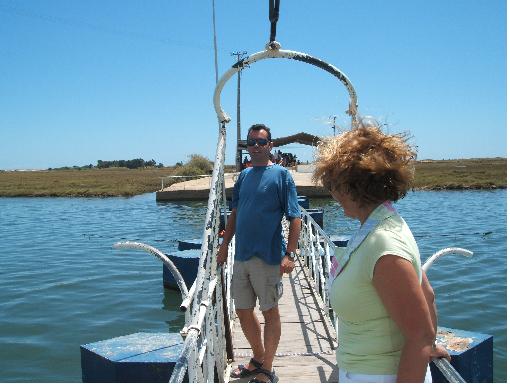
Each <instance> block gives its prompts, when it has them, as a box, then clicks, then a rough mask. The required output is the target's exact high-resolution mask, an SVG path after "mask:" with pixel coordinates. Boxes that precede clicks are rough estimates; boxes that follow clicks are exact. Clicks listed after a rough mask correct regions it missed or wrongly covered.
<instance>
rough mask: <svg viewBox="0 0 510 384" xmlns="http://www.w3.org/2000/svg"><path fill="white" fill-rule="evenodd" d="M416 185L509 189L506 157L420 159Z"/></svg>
mask: <svg viewBox="0 0 510 384" xmlns="http://www.w3.org/2000/svg"><path fill="white" fill-rule="evenodd" d="M414 186H415V189H432V190H440V189H494V188H506V158H502V157H494V158H484V159H458V160H422V161H418V162H417V163H416V173H415V182H414Z"/></svg>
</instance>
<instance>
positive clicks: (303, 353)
mask: <svg viewBox="0 0 510 384" xmlns="http://www.w3.org/2000/svg"><path fill="white" fill-rule="evenodd" d="M282 281H283V285H284V293H283V297H282V298H281V299H280V303H279V309H280V317H281V323H282V334H281V338H280V344H279V346H278V350H277V354H276V357H275V360H274V363H273V368H274V370H275V371H276V375H277V376H278V377H279V379H280V382H284V383H318V382H321V383H333V382H338V368H337V365H336V357H335V351H334V349H335V348H336V339H335V338H336V334H335V331H334V330H332V329H331V328H330V325H328V323H327V322H325V321H324V319H323V318H322V316H321V313H320V311H319V309H318V308H319V305H318V303H317V300H316V299H315V296H314V294H313V291H312V289H311V287H310V285H309V283H308V280H307V276H306V268H303V267H302V266H301V265H299V262H298V263H296V268H295V269H294V271H292V273H291V274H289V275H284V276H283V280H282ZM255 312H256V313H257V315H258V317H259V320H260V322H261V327H262V332H263V328H264V321H263V317H262V314H261V313H260V311H259V310H258V308H257V309H256V310H255ZM233 344H234V358H235V361H234V363H233V364H232V366H233V367H237V365H239V364H246V363H247V362H248V361H249V360H250V357H251V356H252V353H251V349H250V346H249V344H248V342H247V341H246V339H245V337H244V335H243V332H242V330H241V325H240V324H239V321H238V319H236V325H235V327H234V333H233ZM248 381H249V379H230V381H229V382H231V383H242V382H248Z"/></svg>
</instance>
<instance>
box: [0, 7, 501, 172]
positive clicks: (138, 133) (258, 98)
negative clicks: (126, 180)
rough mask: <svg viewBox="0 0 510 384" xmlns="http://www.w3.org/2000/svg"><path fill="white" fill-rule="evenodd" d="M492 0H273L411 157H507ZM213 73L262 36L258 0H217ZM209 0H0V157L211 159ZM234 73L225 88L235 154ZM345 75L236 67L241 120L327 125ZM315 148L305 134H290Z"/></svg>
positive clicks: (284, 34)
mask: <svg viewBox="0 0 510 384" xmlns="http://www.w3.org/2000/svg"><path fill="white" fill-rule="evenodd" d="M506 17H507V11H506V2H505V1H504V0H485V1H484V0H476V1H473V0H427V1H423V0H413V1H409V0H388V1H382V0H356V1H352V0H351V1H343V0H329V1H305V0H292V1H291V0H281V9H280V20H279V22H278V30H277V40H278V41H279V42H280V43H281V44H282V48H283V49H289V50H295V51H301V52H306V53H308V54H311V55H313V56H316V57H318V58H321V59H323V60H325V61H328V62H330V63H331V64H333V65H335V66H336V67H338V68H340V69H341V70H342V71H343V72H344V73H345V74H347V76H348V77H349V78H350V80H351V81H352V83H353V84H354V86H355V88H356V91H357V93H358V100H359V109H360V111H361V113H362V114H368V115H373V116H376V117H377V118H379V119H380V120H381V121H382V122H383V123H386V124H387V126H386V129H387V130H388V131H390V132H403V131H406V132H410V133H411V134H412V135H413V137H414V139H413V142H414V144H416V145H417V146H418V155H419V158H420V159H427V158H431V159H443V158H444V159H452V158H467V157H494V156H503V157H506V143H507V139H506V134H507V133H506V124H507V120H506V106H507V103H506V97H507V94H506V85H507V80H506V47H507V44H506V36H507V34H506ZM216 23H217V28H216V29H217V41H218V49H219V52H218V63H219V71H220V76H221V74H222V73H223V72H225V71H226V70H227V69H228V68H229V66H230V65H231V64H232V63H233V62H234V58H233V57H232V56H231V55H230V53H231V52H233V51H238V50H240V51H243V50H245V51H247V52H248V53H249V54H252V53H255V52H258V51H261V50H263V49H264V46H265V44H266V43H267V41H268V39H269V21H268V1H267V0H260V1H254V0H237V1H227V0H216ZM214 86H215V75H214V50H213V27H212V2H211V1H206V0H203V1H199V0H194V1H191V0H190V1H174V0H151V1H134V0H122V1H120V0H119V1H114V0H87V1H85V0H82V1H78V0H71V1H69V0H59V1H56V0H37V1H33V0H24V1H13V0H1V1H0V169H20V168H32V169H33V168H37V169H40V168H42V169H44V168H48V167H60V166H66V165H67V166H72V165H85V164H90V163H92V164H94V165H95V164H96V162H97V160H117V159H132V158H138V157H141V158H144V159H145V160H150V159H154V160H156V161H157V162H162V163H163V164H165V165H174V164H175V163H176V162H178V161H186V160H187V157H188V155H190V154H194V153H198V154H202V155H204V156H206V157H208V158H210V159H213V158H214V153H215V147H216V142H217V136H218V135H217V133H218V131H217V129H218V127H217V120H216V115H215V113H214V108H213V104H212V94H213V91H214ZM235 92H236V84H235V77H234V78H233V79H232V80H231V81H230V82H229V83H228V84H227V86H226V87H225V89H224V92H223V95H222V98H223V107H224V109H225V110H226V111H227V112H228V113H229V114H230V115H231V116H232V117H233V121H232V123H231V124H229V126H228V139H227V157H226V162H227V163H229V164H233V163H234V152H235V140H236V125H235V114H236V104H235V100H236V94H235ZM347 103H348V98H347V93H346V91H345V89H344V88H343V87H342V86H341V84H340V83H339V82H338V81H337V80H336V79H335V78H333V77H332V76H331V75H329V74H327V73H326V72H323V71H321V70H319V69H316V68H315V67H312V66H310V65H307V64H303V63H299V62H295V61H287V60H281V59H279V60H266V61H262V62H259V63H256V64H254V65H253V66H252V67H251V68H249V69H247V70H246V71H244V72H243V77H242V124H243V135H244V134H245V133H246V129H247V127H248V126H249V125H251V124H253V123H257V122H264V123H266V124H268V125H269V126H270V127H272V130H273V135H274V136H275V137H279V136H287V135H291V134H294V133H297V132H308V133H312V134H315V135H319V136H325V135H330V134H332V132H333V130H332V129H331V127H330V126H329V125H327V124H325V123H324V120H327V119H328V117H329V116H332V115H337V116H339V118H338V121H339V122H340V123H341V124H343V125H346V124H347V121H348V120H347V118H346V117H345V114H344V111H345V110H346V108H347ZM283 150H284V151H293V152H296V153H297V154H298V156H299V158H300V159H302V160H311V159H312V151H311V149H310V147H304V146H301V145H289V146H288V147H287V148H285V147H284V148H283Z"/></svg>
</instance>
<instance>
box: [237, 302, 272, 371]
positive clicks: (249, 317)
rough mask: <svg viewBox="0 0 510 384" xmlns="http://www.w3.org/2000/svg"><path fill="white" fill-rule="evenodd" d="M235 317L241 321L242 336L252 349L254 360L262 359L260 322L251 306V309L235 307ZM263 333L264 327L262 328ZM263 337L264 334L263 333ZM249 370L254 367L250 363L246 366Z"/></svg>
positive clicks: (262, 347)
mask: <svg viewBox="0 0 510 384" xmlns="http://www.w3.org/2000/svg"><path fill="white" fill-rule="evenodd" d="M236 313H237V317H238V318H239V322H240V323H241V329H242V330H243V333H244V337H246V340H248V343H249V344H250V347H251V350H252V351H253V358H254V359H255V360H256V361H259V362H263V361H264V345H263V344H262V334H261V330H260V322H259V319H258V318H257V315H256V314H255V311H254V309H253V308H251V309H236ZM264 333H265V328H264ZM264 339H265V335H264ZM246 368H248V369H249V370H253V369H255V368H256V367H254V366H253V365H252V364H251V363H250V364H248V365H247V366H246Z"/></svg>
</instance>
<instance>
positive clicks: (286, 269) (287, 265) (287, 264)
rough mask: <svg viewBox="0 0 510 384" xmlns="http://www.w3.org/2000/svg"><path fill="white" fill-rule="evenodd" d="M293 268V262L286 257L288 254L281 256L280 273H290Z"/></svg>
mask: <svg viewBox="0 0 510 384" xmlns="http://www.w3.org/2000/svg"><path fill="white" fill-rule="evenodd" d="M293 269H294V262H293V261H292V260H291V259H289V258H288V256H283V259H282V262H281V263H280V274H282V275H283V274H284V273H291V272H292V270H293Z"/></svg>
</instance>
